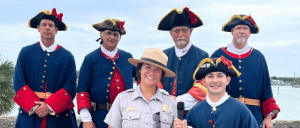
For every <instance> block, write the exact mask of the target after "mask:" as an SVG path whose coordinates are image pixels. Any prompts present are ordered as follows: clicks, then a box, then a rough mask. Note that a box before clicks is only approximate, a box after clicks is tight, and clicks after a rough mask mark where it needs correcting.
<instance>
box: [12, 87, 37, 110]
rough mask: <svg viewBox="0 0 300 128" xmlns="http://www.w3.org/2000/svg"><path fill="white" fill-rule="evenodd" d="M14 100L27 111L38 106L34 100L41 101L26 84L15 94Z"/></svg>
mask: <svg viewBox="0 0 300 128" xmlns="http://www.w3.org/2000/svg"><path fill="white" fill-rule="evenodd" d="M14 101H15V102H16V103H17V104H18V105H19V106H20V107H21V108H22V109H24V110H25V111H26V112H27V113H29V110H30V109H31V108H32V107H34V106H36V105H37V104H35V103H34V101H41V100H40V98H39V97H38V96H37V95H36V94H35V93H34V92H33V91H32V90H31V88H30V87H29V86H28V85H24V86H23V87H22V88H21V89H20V90H19V91H18V92H17V93H16V95H15V97H14Z"/></svg>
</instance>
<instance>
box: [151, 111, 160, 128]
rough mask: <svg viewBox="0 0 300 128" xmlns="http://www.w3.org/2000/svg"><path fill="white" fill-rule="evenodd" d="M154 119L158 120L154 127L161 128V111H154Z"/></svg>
mask: <svg viewBox="0 0 300 128" xmlns="http://www.w3.org/2000/svg"><path fill="white" fill-rule="evenodd" d="M152 118H153V120H154V121H155V122H156V123H155V124H154V125H153V128H160V127H161V126H160V113H159V112H157V113H154V114H153V116H152Z"/></svg>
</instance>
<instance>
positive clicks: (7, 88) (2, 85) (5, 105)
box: [0, 55, 15, 115]
mask: <svg viewBox="0 0 300 128" xmlns="http://www.w3.org/2000/svg"><path fill="white" fill-rule="evenodd" d="M13 73H14V66H13V62H12V61H9V60H2V59H1V55H0V115H7V114H9V113H10V111H11V110H12V109H13V107H14V105H15V102H14V100H13V98H14V95H15V92H14V89H13V85H12V79H13Z"/></svg>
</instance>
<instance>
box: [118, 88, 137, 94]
mask: <svg viewBox="0 0 300 128" xmlns="http://www.w3.org/2000/svg"><path fill="white" fill-rule="evenodd" d="M134 90H135V89H134V88H132V89H127V90H126V91H123V92H121V93H120V94H122V93H128V92H133V91H134Z"/></svg>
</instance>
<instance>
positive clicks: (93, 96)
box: [77, 48, 136, 128]
mask: <svg viewBox="0 0 300 128" xmlns="http://www.w3.org/2000/svg"><path fill="white" fill-rule="evenodd" d="M118 52H119V58H118V59H117V60H115V66H116V67H117V69H118V70H119V71H120V73H121V74H122V76H123V80H124V83H125V88H126V90H127V89H131V88H132V87H133V77H135V73H136V67H135V66H133V65H131V64H130V63H129V62H128V61H127V60H128V59H129V58H132V55H131V54H130V53H128V52H125V51H123V50H121V49H118ZM112 67H113V63H112V61H111V60H109V59H107V58H105V57H104V56H103V55H102V53H101V49H100V48H97V49H96V50H94V51H92V52H91V53H89V54H88V55H86V56H85V58H84V61H83V63H82V65H81V68H80V73H79V80H78V88H77V92H88V93H89V94H90V100H91V101H93V102H95V103H97V104H106V103H110V101H109V92H107V90H110V86H107V85H108V84H110V83H111V79H109V77H111V74H110V72H114V69H113V68H112ZM106 97H108V98H106ZM107 113H108V111H107V110H104V109H97V111H95V112H91V115H92V119H93V122H94V124H95V125H96V127H97V128H106V127H108V125H107V124H106V123H104V122H103V121H104V119H105V117H106V114H107ZM80 127H82V123H81V124H80Z"/></svg>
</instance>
